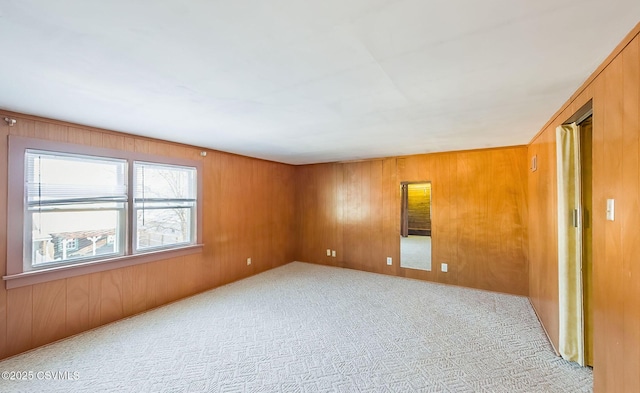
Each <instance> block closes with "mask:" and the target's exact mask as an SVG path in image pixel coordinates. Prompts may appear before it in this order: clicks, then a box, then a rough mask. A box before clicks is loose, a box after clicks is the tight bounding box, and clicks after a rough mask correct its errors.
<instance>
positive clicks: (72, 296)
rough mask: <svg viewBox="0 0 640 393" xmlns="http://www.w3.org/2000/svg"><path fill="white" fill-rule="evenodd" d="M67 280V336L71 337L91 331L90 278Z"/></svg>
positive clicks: (78, 277)
mask: <svg viewBox="0 0 640 393" xmlns="http://www.w3.org/2000/svg"><path fill="white" fill-rule="evenodd" d="M66 280H67V283H66V291H67V308H66V310H65V312H66V328H67V332H66V335H67V336H71V335H74V334H78V333H81V332H83V331H85V330H87V329H89V277H88V276H77V277H71V278H67V279H66Z"/></svg>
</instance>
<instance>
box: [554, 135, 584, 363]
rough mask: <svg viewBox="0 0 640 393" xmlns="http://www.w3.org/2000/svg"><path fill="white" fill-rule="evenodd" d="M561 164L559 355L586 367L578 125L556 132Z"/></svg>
mask: <svg viewBox="0 0 640 393" xmlns="http://www.w3.org/2000/svg"><path fill="white" fill-rule="evenodd" d="M556 150H557V160H558V165H557V169H558V290H559V294H558V295H559V296H558V298H559V306H560V307H559V308H560V315H559V317H560V321H559V322H560V323H559V327H560V329H559V330H560V343H559V344H560V348H558V349H559V351H560V355H562V357H563V358H564V359H566V360H570V361H573V362H577V363H579V364H580V365H583V366H584V321H583V318H584V315H583V305H582V257H581V256H582V231H581V223H580V220H581V211H580V210H581V208H580V206H581V195H580V133H579V128H578V126H577V125H576V124H575V123H572V124H563V125H561V126H559V127H558V128H557V129H556Z"/></svg>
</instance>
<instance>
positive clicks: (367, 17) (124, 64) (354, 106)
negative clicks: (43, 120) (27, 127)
mask: <svg viewBox="0 0 640 393" xmlns="http://www.w3.org/2000/svg"><path fill="white" fill-rule="evenodd" d="M639 20H640V2H638V1H637V0H635V1H630V0H614V1H603V0H597V1H571V0H561V1H551V0H544V1H538V2H513V1H512V0H489V1H485V2H476V1H472V0H453V1H452V0H449V1H444V0H439V1H424V0H413V1H399V0H375V1H374V0H350V1H345V0H342V1H338V0H326V1H323V2H298V1H293V0H262V1H259V0H245V1H234V2H222V1H218V2H211V1H206V0H192V1H190V2H188V3H185V2H181V1H178V0H164V1H150V0H147V1H138V2H135V4H131V2H126V1H122V0H115V1H110V2H104V4H99V3H94V2H86V1H84V2H83V1H77V0H75V1H72V0H66V1H58V2H50V1H44V0H36V1H29V0H20V1H17V0H16V1H9V0H0V47H1V48H3V53H5V54H9V55H8V56H4V59H3V61H2V62H0V108H3V109H6V110H9V111H15V112H20V113H25V114H31V115H36V116H42V117H47V118H52V119H57V120H62V121H67V122H72V123H77V124H81V125H86V126H92V127H97V128H104V129H109V130H114V131H120V132H125V133H129V134H134V135H141V136H146V137H151V138H157V139H162V140H167V141H173V142H178V143H185V144H189V145H193V146H198V147H202V148H208V149H214V150H220V151H226V152H230V153H236V154H241V155H246V156H251V157H256V158H262V159H267V160H271V161H277V162H283V163H288V164H310V163H320V162H334V161H349V160H357V159H368V158H380V157H390V156H406V155H412V154H423V153H433V152H443V151H459V150H468V149H478V148H491V147H503V146H513V145H524V144H528V143H529V142H530V140H531V138H532V137H533V136H534V135H535V134H536V133H537V132H538V131H539V130H540V128H541V127H542V126H543V125H544V124H545V123H546V121H547V120H548V119H549V118H550V117H551V116H552V115H553V114H554V113H555V111H556V110H557V109H558V108H560V107H561V106H562V104H563V103H564V102H566V100H567V99H569V97H570V96H571V95H572V94H573V93H574V92H575V91H576V89H578V88H579V87H580V85H581V84H582V83H583V82H584V81H585V80H586V79H587V78H588V77H589V76H590V74H591V73H592V72H593V71H595V69H596V68H597V67H598V65H599V64H601V63H602V61H604V60H605V58H606V57H607V56H608V55H609V54H610V53H611V51H612V50H613V49H614V48H615V47H616V45H617V44H618V43H619V42H620V41H621V40H622V39H623V38H624V37H625V35H626V34H627V33H628V32H629V31H630V30H631V29H633V28H634V26H635V25H636V24H637V23H638V21H639Z"/></svg>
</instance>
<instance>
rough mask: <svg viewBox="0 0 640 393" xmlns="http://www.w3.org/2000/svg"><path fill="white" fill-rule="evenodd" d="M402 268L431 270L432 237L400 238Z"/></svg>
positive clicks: (413, 236) (411, 236)
mask: <svg viewBox="0 0 640 393" xmlns="http://www.w3.org/2000/svg"><path fill="white" fill-rule="evenodd" d="M400 266H401V267H404V268H409V269H420V270H431V236H416V235H409V236H407V237H402V236H400Z"/></svg>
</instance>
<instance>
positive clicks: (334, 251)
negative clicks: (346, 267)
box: [331, 250, 336, 258]
mask: <svg viewBox="0 0 640 393" xmlns="http://www.w3.org/2000/svg"><path fill="white" fill-rule="evenodd" d="M331 256H332V257H333V258H335V257H336V250H331Z"/></svg>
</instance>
